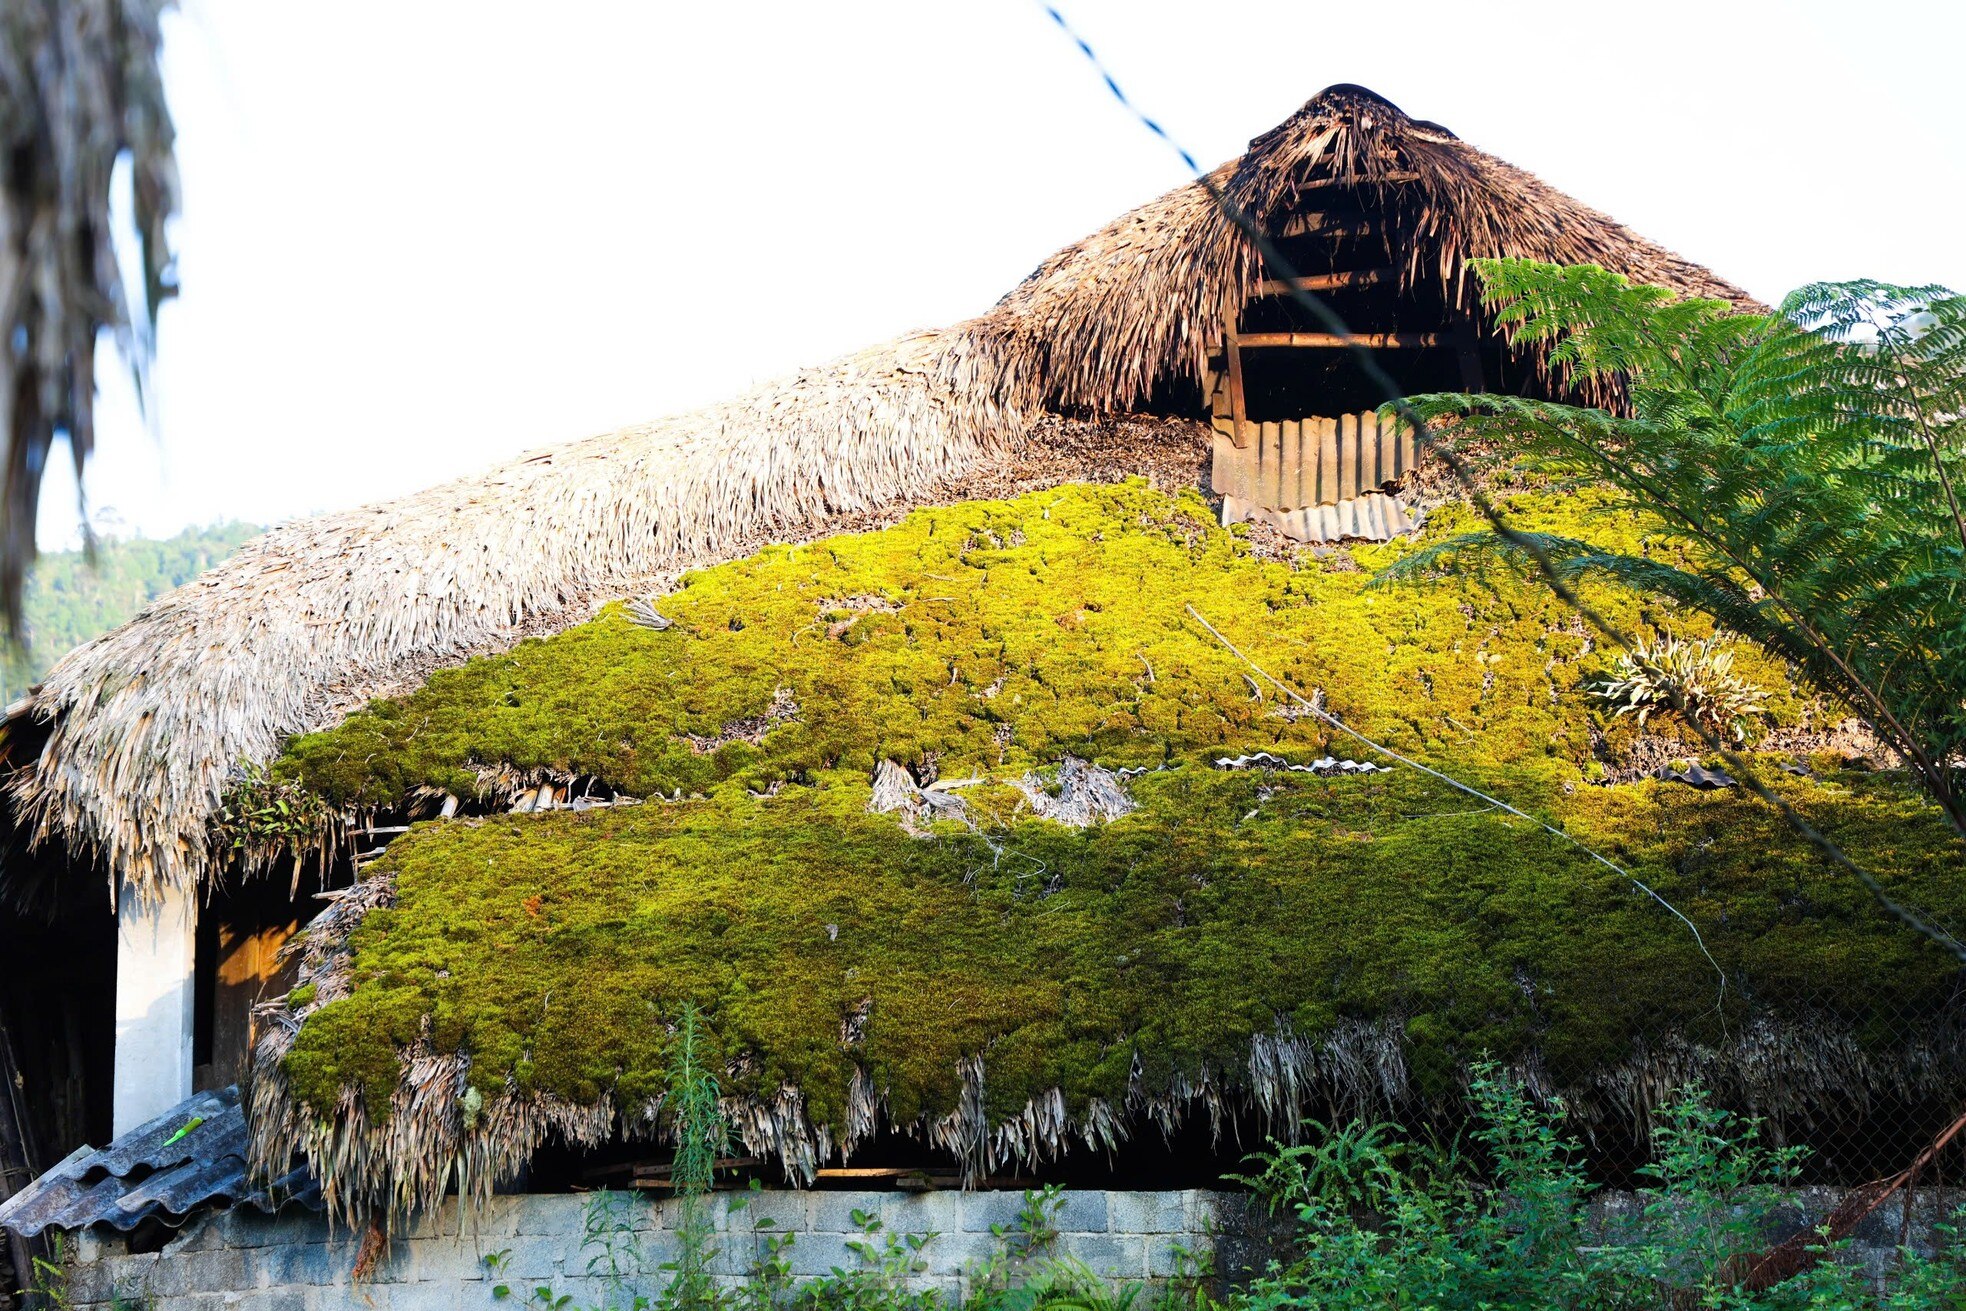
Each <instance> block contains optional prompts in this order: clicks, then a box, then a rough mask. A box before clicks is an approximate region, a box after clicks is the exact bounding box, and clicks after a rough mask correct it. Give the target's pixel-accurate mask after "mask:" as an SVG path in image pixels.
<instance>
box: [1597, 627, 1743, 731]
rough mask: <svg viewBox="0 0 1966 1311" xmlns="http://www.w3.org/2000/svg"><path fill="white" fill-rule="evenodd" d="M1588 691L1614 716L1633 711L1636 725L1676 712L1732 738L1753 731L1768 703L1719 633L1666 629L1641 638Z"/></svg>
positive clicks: (1630, 713) (1641, 725)
mask: <svg viewBox="0 0 1966 1311" xmlns="http://www.w3.org/2000/svg"><path fill="white" fill-rule="evenodd" d="M1588 690H1589V691H1590V693H1591V694H1592V695H1593V696H1596V697H1597V698H1598V699H1599V700H1601V701H1603V702H1604V703H1605V704H1606V705H1608V706H1610V707H1611V713H1612V716H1613V717H1614V718H1616V717H1617V716H1619V715H1632V716H1634V717H1635V718H1636V719H1637V720H1638V726H1639V727H1640V728H1643V727H1645V721H1646V720H1647V719H1649V718H1651V717H1652V716H1653V715H1655V714H1666V713H1676V714H1679V715H1680V716H1682V717H1684V718H1687V719H1690V720H1692V721H1693V722H1694V724H1696V725H1698V726H1700V727H1704V728H1707V729H1709V730H1711V731H1712V732H1714V733H1716V734H1719V735H1721V736H1723V737H1731V738H1732V739H1733V740H1734V741H1736V742H1746V741H1747V740H1748V739H1749V738H1750V737H1751V736H1752V735H1753V731H1754V728H1755V725H1756V721H1757V720H1758V719H1759V718H1760V717H1761V715H1762V714H1763V713H1764V711H1765V708H1766V704H1767V701H1768V693H1767V692H1765V691H1763V690H1762V689H1760V688H1758V687H1756V686H1755V685H1754V684H1752V683H1750V682H1748V681H1747V680H1745V679H1743V678H1741V677H1740V676H1738V675H1737V674H1735V673H1734V653H1733V652H1732V651H1730V650H1727V649H1726V648H1725V646H1724V645H1723V644H1722V638H1721V635H1720V634H1718V633H1716V634H1714V635H1713V636H1712V637H1707V638H1702V639H1700V640H1699V641H1697V642H1695V641H1689V640H1687V639H1685V638H1681V637H1674V636H1673V635H1672V634H1670V633H1668V634H1666V635H1665V636H1664V637H1663V638H1661V639H1660V640H1658V641H1655V642H1643V641H1642V642H1640V643H1639V644H1638V645H1637V646H1635V647H1633V648H1632V649H1631V650H1629V651H1627V652H1626V653H1625V654H1623V655H1621V656H1619V657H1618V663H1617V665H1616V666H1614V667H1613V669H1612V672H1611V673H1610V674H1608V675H1606V676H1605V677H1604V678H1603V679H1601V680H1599V681H1598V682H1596V683H1592V684H1589V685H1588ZM1675 693H1676V694H1677V698H1678V700H1677V704H1675V702H1674V696H1675Z"/></svg>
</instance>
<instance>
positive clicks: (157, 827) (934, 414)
mask: <svg viewBox="0 0 1966 1311" xmlns="http://www.w3.org/2000/svg"><path fill="white" fill-rule="evenodd" d="M1213 178H1214V181H1215V183H1216V184H1217V185H1218V186H1220V187H1222V188H1223V189H1224V190H1225V191H1226V192H1227V194H1228V195H1229V196H1230V197H1231V199H1232V200H1233V202H1234V203H1235V204H1237V205H1238V206H1240V207H1241V208H1242V209H1243V211H1244V212H1246V213H1248V214H1250V215H1253V216H1255V217H1257V218H1258V219H1259V220H1261V221H1263V222H1265V223H1268V224H1276V223H1278V222H1281V221H1282V220H1283V219H1284V218H1286V217H1287V216H1288V215H1289V214H1291V213H1292V212H1294V211H1296V210H1298V209H1300V208H1302V207H1303V205H1304V204H1306V203H1307V201H1306V199H1305V198H1306V197H1308V196H1311V195H1314V194H1316V193H1318V191H1319V190H1320V189H1321V188H1324V187H1328V186H1331V185H1335V184H1342V185H1346V186H1351V187H1354V188H1362V189H1364V191H1365V192H1366V193H1368V197H1369V198H1371V197H1376V201H1375V202H1374V203H1376V204H1378V205H1379V206H1380V207H1381V208H1382V209H1383V210H1384V211H1385V212H1386V213H1387V214H1388V215H1389V216H1391V226H1393V227H1396V228H1397V229H1398V230H1399V231H1400V232H1402V233H1404V234H1406V235H1405V237H1404V240H1405V242H1406V246H1407V249H1406V251H1405V255H1404V259H1403V264H1402V265H1401V267H1400V278H1401V280H1402V285H1403V286H1407V287H1411V286H1416V285H1418V284H1420V283H1421V282H1423V281H1425V280H1427V279H1434V278H1438V279H1445V280H1446V281H1447V282H1448V283H1449V284H1450V285H1454V286H1458V285H1459V279H1460V276H1461V272H1460V271H1461V269H1462V268H1463V266H1464V264H1465V262H1466V260H1468V259H1469V258H1472V257H1476V256H1497V255H1506V256H1522V257H1529V258H1536V259H1543V260H1552V261H1561V262H1576V261H1596V262H1599V263H1602V264H1604V265H1606V266H1607V267H1610V268H1613V269H1615V270H1618V271H1620V272H1623V273H1626V274H1629V275H1630V276H1632V277H1634V278H1637V279H1642V280H1646V281H1652V282H1659V283H1663V284H1665V285H1667V286H1670V287H1673V288H1675V289H1677V290H1680V291H1682V292H1684V293H1686V294H1690V295H1702V296H1718V297H1722V298H1725V299H1728V300H1731V301H1734V302H1736V303H1737V304H1740V305H1741V306H1743V307H1744V308H1747V307H1753V302H1752V301H1750V300H1749V298H1748V297H1747V296H1746V295H1745V294H1744V293H1742V292H1741V291H1739V290H1738V289H1736V288H1734V287H1731V286H1729V285H1727V284H1726V283H1724V282H1722V281H1720V280H1719V279H1717V278H1715V277H1714V276H1713V275H1712V274H1710V273H1708V272H1707V271H1706V270H1704V269H1701V268H1699V267H1697V266H1695V265H1692V264H1689V263H1687V262H1685V261H1684V260H1681V259H1679V258H1678V257H1677V256H1674V255H1672V254H1671V253H1670V252H1667V251H1665V250H1662V249H1661V248H1659V247H1657V246H1655V245H1652V244H1651V243H1649V242H1646V241H1644V240H1643V239H1641V238H1639V237H1637V236H1636V235H1634V234H1633V233H1631V232H1630V231H1628V230H1627V229H1625V228H1623V227H1621V226H1619V225H1618V224H1616V223H1614V222H1613V221H1612V220H1610V219H1609V218H1606V217H1605V216H1604V215H1602V214H1599V213H1597V212H1595V211H1593V210H1590V209H1587V208H1585V207H1584V206H1582V205H1579V204H1578V203H1576V202H1575V201H1573V200H1570V199H1569V198H1568V197H1565V196H1563V195H1561V194H1560V193H1558V192H1556V191H1554V190H1552V189H1551V188H1549V187H1547V186H1545V185H1544V184H1542V183H1541V182H1539V181H1537V180H1536V179H1534V178H1532V177H1530V176H1529V175H1528V174H1526V173H1523V172H1521V171H1520V170H1518V169H1514V168H1512V167H1510V166H1509V165H1507V164H1504V163H1502V162H1500V161H1499V160H1496V159H1493V158H1491V157H1490V156H1487V155H1484V154H1482V153H1480V152H1479V151H1476V150H1473V149H1471V148H1469V147H1468V146H1466V145H1463V144H1462V143H1461V142H1459V141H1458V140H1456V139H1455V138H1454V137H1453V135H1452V134H1451V133H1448V132H1446V131H1445V130H1444V129H1441V128H1438V127H1436V126H1434V125H1431V124H1427V123H1422V122H1417V121H1415V120H1411V119H1409V118H1407V117H1406V116H1405V115H1403V114H1401V113H1400V112H1399V111H1398V110H1397V109H1395V108H1394V107H1393V106H1391V105H1389V104H1387V103H1386V102H1385V101H1383V100H1381V99H1379V98H1378V97H1377V96H1374V95H1373V94H1372V93H1370V92H1367V91H1364V90H1362V89H1360V88H1356V87H1335V88H1332V89H1331V90H1329V91H1326V92H1324V93H1323V94H1321V95H1319V96H1317V97H1316V98H1314V99H1313V100H1312V101H1310V103H1308V104H1307V105H1306V106H1305V107H1304V108H1303V109H1302V110H1301V111H1299V112H1298V113H1297V114H1296V115H1294V116H1292V117H1291V118H1290V119H1289V120H1288V121H1287V122H1285V123H1284V124H1282V125H1281V126H1279V127H1278V128H1276V129H1275V130H1274V131H1272V132H1270V133H1268V134H1266V135H1264V136H1262V137H1260V138H1258V139H1257V140H1256V141H1255V142H1253V143H1252V145H1251V149H1250V151H1249V153H1248V154H1246V155H1244V156H1242V157H1241V158H1239V159H1237V160H1234V161H1232V162H1230V163H1228V164H1225V165H1223V166H1222V167H1221V168H1220V169H1218V170H1217V171H1216V172H1215V174H1214V175H1213ZM1257 272H1258V270H1257V268H1256V260H1255V257H1254V254H1253V252H1252V250H1251V249H1250V247H1249V245H1248V243H1247V242H1246V240H1245V239H1244V238H1243V237H1242V235H1241V234H1240V232H1239V231H1238V230H1237V229H1236V228H1235V226H1234V225H1233V224H1231V223H1229V222H1228V220H1227V219H1225V218H1224V217H1223V216H1222V215H1221V213H1220V212H1219V211H1218V210H1217V209H1216V207H1215V205H1214V203H1213V202H1212V201H1211V199H1210V197H1209V195H1208V194H1207V191H1206V190H1205V189H1204V188H1203V187H1202V186H1201V185H1199V184H1191V185H1188V186H1184V187H1180V188H1177V189H1176V190H1174V191H1172V192H1169V193H1168V194H1167V195H1165V196H1162V197H1160V198H1159V199H1157V200H1155V201H1152V202H1150V203H1148V204H1146V205H1144V206H1142V207H1140V208H1139V209H1137V210H1135V211H1133V212H1132V213H1130V214H1128V215H1126V216H1124V217H1122V218H1120V219H1119V220H1117V221H1116V222H1114V223H1112V224H1111V225H1109V226H1107V227H1106V228H1104V229H1102V230H1100V231H1099V232H1096V233H1094V234H1093V235H1091V236H1089V237H1087V238H1086V239H1085V240H1083V241H1081V242H1078V243H1077V244H1075V245H1073V246H1071V247H1068V248H1067V249H1065V250H1063V251H1061V252H1059V253H1058V254H1057V255H1055V256H1053V257H1052V258H1051V259H1049V260H1047V261H1045V263H1044V264H1043V265H1041V266H1040V267H1039V268H1038V269H1037V271H1036V272H1034V273H1033V274H1032V275H1031V276H1030V277H1029V278H1027V279H1026V280H1025V281H1024V282H1023V283H1022V284H1020V285H1019V286H1018V287H1016V288H1015V289H1014V290H1012V291H1011V292H1010V294H1009V295H1007V296H1006V297H1004V299H1003V300H1002V301H1001V302H999V303H998V304H997V306H995V307H994V308H993V309H992V310H990V311H989V312H988V313H986V314H985V315H983V316H982V317H980V318H977V319H973V320H970V321H969V322H967V323H964V324H960V325H957V326H955V327H953V328H949V329H946V330H942V331H937V332H925V333H917V334H914V335H910V336H906V337H903V338H900V339H898V340H896V341H894V342H890V343H888V344H886V345H882V346H878V347H875V348H872V349H870V350H867V351H864V352H862V353H860V354H858V355H853V356H849V357H847V358H845V359H842V360H839V361H836V362H834V363H832V364H830V365H826V366H824V367H821V368H814V369H808V370H805V371H802V372H800V373H797V374H794V375H792V376H791V377H788V378H785V379H782V380H780V381H778V382H776V383H773V384H770V385H767V386H764V387H761V388H759V389H757V390H755V391H753V392H751V393H750V394H748V395H746V396H743V397H740V398H738V399H736V400H733V401H730V402H727V403H725V404H721V405H716V406H712V407H710V408H708V409H705V410H700V411H697V412H695V413H692V414H686V415H681V416H677V417H674V418H670V419H665V420H661V421H659V422H656V423H653V424H649V425H645V426H641V427H636V428H630V429H626V430H623V431H622V432H619V433H614V434H610V435H607V436H603V437H596V438H593V439H590V440H588V441H585V442H581V443H577V444H574V445H570V446H567V447H563V448H560V449H557V450H552V451H545V452H540V453H538V454H535V455H531V456H528V457H525V458H523V459H520V460H518V461H515V462H513V463H511V464H508V465H505V466H503V467H501V468H498V469H494V470H492V471H491V472H490V473H487V474H484V475H481V476H479V477H476V478H471V479H466V480H463V481H460V482H455V483H451V484H449V485H446V486H443V487H439V488H436V489H434V490H431V491H427V492H423V493H421V494H418V495H415V496H411V497H407V498H404V499H402V500H397V501H392V502H387V503H384V504H380V505H375V506H370V507H367V508H364V509H361V510H356V511H351V512H349V513H345V514H338V515H331V516H326V517H323V518H319V519H314V520H309V521H306V522H303V523H298V524H292V525H289V526H286V527H284V528H280V529H276V530H275V531H273V532H272V533H269V534H267V535H266V536H265V537H263V538H261V539H259V540H258V541H256V542H254V543H252V544H250V545H249V546H247V547H246V548H245V549H244V550H243V551H242V552H241V553H240V554H239V555H238V556H237V557H235V558H234V559H233V560H231V561H229V562H227V563H226V564H224V565H222V566H220V567H219V568H217V569H215V570H213V571H212V572H211V573H209V574H207V575H206V576H205V577H203V578H201V579H199V580H198V581H196V582H194V583H192V584H190V585H189V586H187V587H185V588H182V589H180V590H179V591H177V592H174V593H172V594H171V595H169V596H167V597H165V598H163V599H162V600H160V601H159V602H157V603H156V604H154V605H152V606H151V607H150V608H149V609H148V610H146V611H144V612H143V613H142V614H140V615H139V616H137V617H136V618H135V619H133V620H132V621H131V622H130V623H129V624H127V625H125V626H124V627H123V628H121V629H119V630H117V631H116V632H114V633H111V634H109V635H108V636H106V637H104V638H102V639H100V640H98V641H96V642H95V643H92V644H91V645H89V646H87V647H84V648H81V649H80V650H78V651H76V652H74V653H72V654H71V655H69V656H68V657H67V658H66V659H64V660H63V661H62V662H61V663H60V664H58V665H57V666H56V667H55V668H54V670H53V671H52V672H51V673H50V674H49V675H48V677H47V679H46V681H45V682H44V683H43V684H42V685H41V686H40V687H39V688H37V689H36V690H35V691H34V692H33V693H32V694H30V696H29V697H28V698H27V699H26V700H25V701H24V702H23V703H22V704H20V705H19V706H17V707H16V708H15V709H14V710H13V712H12V714H11V717H10V720H9V722H8V724H7V725H6V727H5V729H4V736H3V737H0V754H4V757H5V759H6V761H7V762H8V763H9V764H10V765H11V766H12V767H13V768H14V770H15V771H16V772H15V774H14V776H13V779H12V782H11V784H10V795H11V799H12V802H13V804H14V807H15V809H16V812H17V814H18V815H19V817H20V822H21V824H22V826H23V827H24V829H25V830H26V831H27V833H28V834H29V836H30V837H31V838H32V839H33V840H34V841H36V842H56V843H60V844H62V845H63V846H64V848H65V849H66V850H67V851H68V852H69V853H71V854H72V855H86V856H92V857H94V858H95V859H96V860H97V861H98V862H100V863H101V864H103V865H106V867H107V869H108V871H109V873H110V875H111V877H112V878H113V879H116V880H119V881H123V882H126V883H128V884H130V885H131V886H132V887H134V888H135V889H137V890H138V891H142V890H144V889H149V888H154V887H156V886H158V885H159V884H162V883H175V884H183V883H189V882H192V881H195V880H198V879H200V878H202V877H206V876H208V875H210V874H211V873H212V872H213V871H214V868H215V864H216V862H215V853H214V852H213V850H212V849H211V847H210V846H209V845H208V840H207V829H208V824H209V820H210V817H211V816H212V815H213V813H214V812H215V811H216V809H217V808H218V805H219V800H220V795H221V790H222V788H223V786H224V784H225V780H226V777H227V775H228V772H229V771H231V770H234V769H236V768H238V767H239V766H240V764H241V763H242V762H257V761H262V760H265V759H266V758H268V757H269V756H270V755H272V754H273V753H274V752H275V751H276V750H277V748H278V746H279V744H280V742H281V741H282V739H283V738H284V737H286V736H287V735H289V734H292V733H295V732H301V731H306V730H309V729H314V728H319V727H322V726H325V725H327V724H329V723H332V722H334V721H335V720H336V719H337V718H338V717H340V716H341V715H342V714H344V713H346V711H347V710H348V709H349V708H351V707H352V706H354V705H356V704H359V703H360V702H361V700H363V699H364V698H365V697H368V696H371V695H375V694H378V693H381V692H385V691H389V690H391V689H394V688H399V687H401V686H403V685H404V684H405V683H406V682H407V681H409V680H412V679H414V678H416V677H418V676H419V675H421V674H425V673H427V672H429V671H430V670H431V669H432V668H434V667H437V666H441V665H445V664H450V663H454V662H457V661H459V660H462V659H463V658H464V657H466V656H468V655H470V654H473V653H475V652H479V651H483V650H487V649H493V648H497V647H499V646H502V645H506V644H509V643H511V642H512V641H514V640H516V639H517V638H518V637H520V636H523V635H525V634H527V633H529V632H537V631H542V630H546V629H551V628H554V627H557V626H563V625H564V624H565V623H566V622H569V621H570V619H575V618H581V617H584V615H585V611H586V608H587V607H588V606H590V605H591V603H592V602H593V601H594V600H596V599H600V598H606V597H610V596H618V595H621V594H623V593H625V592H629V591H641V590H646V589H648V588H650V587H651V586H657V587H659V586H661V585H662V582H663V580H664V579H665V578H672V577H673V576H674V575H675V574H676V573H677V572H679V571H681V570H684V569H688V568H691V567H696V566H700V565H704V564H708V563H712V562H715V561H720V560H724V559H730V558H734V557H737V556H740V555H743V554H745V553H748V552H749V551H751V550H753V549H755V548H756V547H757V546H758V545H760V544H762V543H763V542H765V541H769V540H789V539H796V538H800V537H805V536H811V535H815V534H817V533H820V532H823V531H825V530H827V528H828V527H829V526H834V525H837V524H839V522H840V521H841V519H842V518H843V517H846V516H851V515H855V514H859V513H863V512H865V511H867V510H869V509H874V508H880V507H892V506H898V505H905V504H908V503H911V502H914V503H919V502H921V501H923V500H926V499H929V498H932V497H936V496H938V495H946V494H948V493H949V489H950V488H951V486H952V485H953V481H954V480H958V479H960V478H962V477H963V476H965V475H966V474H971V473H974V472H975V471H977V470H978V469H980V468H982V467H984V466H985V465H986V464H987V463H988V462H989V461H990V459H991V458H992V457H993V456H994V455H996V454H998V453H1001V452H1003V451H1005V450H1007V449H1010V448H1013V447H1014V446H1015V445H1016V444H1017V443H1018V442H1019V441H1020V440H1022V438H1023V437H1024V435H1025V434H1026V433H1027V432H1028V431H1029V429H1030V427H1031V426H1032V425H1033V424H1034V423H1035V422H1036V421H1037V420H1039V419H1040V418H1042V417H1043V416H1044V414H1045V413H1047V412H1048V411H1061V410H1090V411H1094V412H1101V413H1111V412H1117V411H1125V410H1129V409H1134V408H1138V407H1142V406H1147V405H1150V403H1151V402H1152V401H1153V399H1154V398H1155V396H1156V395H1159V394H1165V393H1166V392H1167V391H1169V390H1170V389H1172V390H1175V391H1178V390H1179V389H1180V388H1182V387H1183V386H1186V387H1187V388H1189V389H1191V390H1193V389H1195V387H1196V386H1197V384H1198V382H1199V379H1200V377H1201V376H1202V373H1203V368H1204V349H1205V343H1206V340H1207V337H1208V334H1209V331H1210V329H1211V327H1212V326H1217V325H1219V324H1220V323H1221V321H1222V317H1223V315H1224V314H1225V313H1234V312H1236V311H1237V309H1238V307H1240V306H1241V304H1242V303H1243V302H1244V301H1245V300H1246V299H1247V298H1248V297H1249V296H1250V295H1251V294H1252V293H1253V291H1254V280H1255V278H1256V275H1257ZM1113 458H1114V459H1115V460H1116V461H1124V460H1125V458H1126V452H1125V451H1115V452H1114V453H1113ZM938 489H941V490H940V492H938Z"/></svg>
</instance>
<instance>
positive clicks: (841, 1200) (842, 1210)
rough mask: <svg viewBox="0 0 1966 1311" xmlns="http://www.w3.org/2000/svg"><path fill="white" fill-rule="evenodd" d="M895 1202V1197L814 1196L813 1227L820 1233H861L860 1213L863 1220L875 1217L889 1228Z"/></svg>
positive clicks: (857, 1193)
mask: <svg viewBox="0 0 1966 1311" xmlns="http://www.w3.org/2000/svg"><path fill="white" fill-rule="evenodd" d="M895 1200H896V1199H895V1196H894V1194H892V1193H861V1192H853V1193H813V1194H812V1195H811V1200H810V1203H809V1206H810V1210H809V1212H808V1214H809V1215H810V1216H811V1220H810V1224H811V1227H812V1228H813V1229H814V1230H815V1231H817V1232H823V1233H831V1234H852V1233H858V1232H859V1231H860V1228H861V1226H860V1224H859V1223H858V1221H857V1220H856V1219H855V1217H854V1212H856V1211H858V1212H860V1213H861V1214H862V1215H863V1216H865V1215H872V1216H874V1217H875V1218H876V1219H878V1220H880V1221H881V1224H882V1226H883V1227H885V1226H886V1224H887V1212H888V1210H889V1208H890V1207H891V1205H892V1204H893V1202H894V1201H895Z"/></svg>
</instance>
